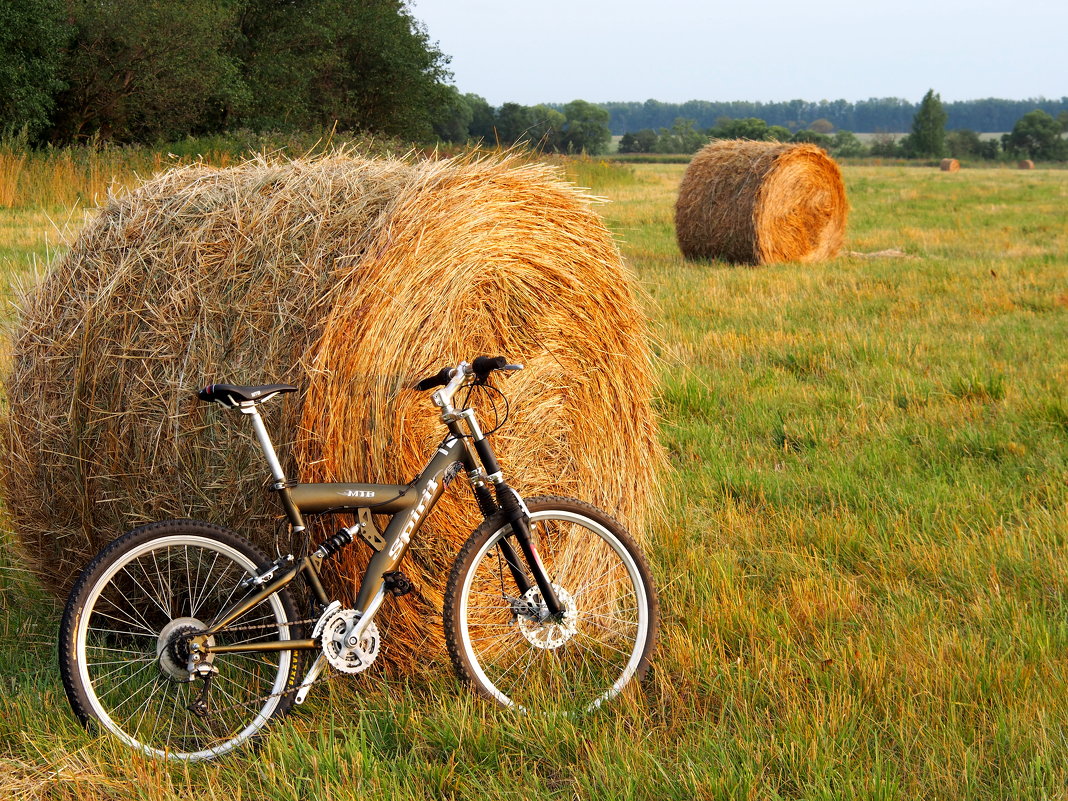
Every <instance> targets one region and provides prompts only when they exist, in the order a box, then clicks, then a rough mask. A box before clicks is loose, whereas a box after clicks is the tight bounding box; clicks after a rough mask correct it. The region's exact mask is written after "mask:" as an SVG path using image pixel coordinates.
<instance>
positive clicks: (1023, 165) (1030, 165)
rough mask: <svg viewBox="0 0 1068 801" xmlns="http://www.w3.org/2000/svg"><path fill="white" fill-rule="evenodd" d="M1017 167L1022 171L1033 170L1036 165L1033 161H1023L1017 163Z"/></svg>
mask: <svg viewBox="0 0 1068 801" xmlns="http://www.w3.org/2000/svg"><path fill="white" fill-rule="evenodd" d="M1016 166H1017V168H1018V169H1021V170H1033V169H1034V168H1035V163H1034V162H1033V161H1031V159H1023V160H1021V161H1018V162H1016Z"/></svg>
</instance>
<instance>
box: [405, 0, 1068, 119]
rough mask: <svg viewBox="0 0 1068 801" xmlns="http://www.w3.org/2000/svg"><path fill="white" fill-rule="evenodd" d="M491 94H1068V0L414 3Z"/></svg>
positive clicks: (548, 97) (472, 81)
mask: <svg viewBox="0 0 1068 801" xmlns="http://www.w3.org/2000/svg"><path fill="white" fill-rule="evenodd" d="M409 7H410V9H411V12H412V15H413V16H414V17H415V18H416V19H418V20H420V21H421V22H423V23H424V24H425V25H426V28H427V32H428V34H429V36H430V39H431V41H434V42H437V44H438V46H439V48H440V49H441V51H442V52H443V53H445V54H446V55H448V56H451V57H452V62H451V64H450V68H451V69H452V71H453V73H454V79H453V82H454V83H455V85H456V86H457V87H458V88H459V90H460V91H461V92H464V93H467V92H473V93H474V94H478V95H482V96H483V97H484V98H486V100H488V101H489V102H490V104H491V105H494V106H499V105H500V104H501V103H504V102H509V101H512V102H516V103H522V104H523V105H535V104H537V103H566V102H568V101H570V100H574V99H576V98H582V99H583V100H589V101H591V102H606V101H611V100H636V101H643V100H646V99H649V98H653V99H656V100H662V101H665V102H683V101H686V100H763V101H769V100H792V99H795V98H799V99H802V100H824V99H825V100H837V99H840V98H841V99H845V100H851V101H852V100H865V99H867V98H871V97H901V98H905V99H906V100H910V101H913V102H919V100H920V99H921V98H922V97H923V95H924V93H925V92H926V91H927V90H928V89H934V90H935V91H936V92H938V93H939V94H940V95H941V97H942V100H943V101H944V102H948V101H953V100H973V99H978V98H984V97H1000V98H1006V99H1025V98H1032V97H1039V96H1043V97H1047V98H1060V97H1064V96H1068V56H1066V52H1065V51H1066V45H1068V0H880V1H879V2H874V3H873V2H870V0H809V2H805V0H760V1H759V2H752V0H750V2H747V3H742V2H733V3H730V2H725V1H724V0H643V1H642V2H638V0H611V1H609V0H410V2H409Z"/></svg>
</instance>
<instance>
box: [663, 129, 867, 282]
mask: <svg viewBox="0 0 1068 801" xmlns="http://www.w3.org/2000/svg"><path fill="white" fill-rule="evenodd" d="M847 214H848V204H847V202H846V193H845V185H844V184H843V182H842V173H841V171H840V170H839V169H838V165H837V164H836V163H835V162H834V160H833V159H831V158H830V157H829V156H828V155H827V154H826V153H825V152H824V151H823V150H822V149H821V148H819V147H816V146H815V145H809V144H797V145H789V144H780V143H778V142H753V141H749V140H745V139H736V140H717V141H713V142H712V143H710V144H708V145H706V146H705V147H704V148H703V149H702V150H700V151H698V153H697V155H695V156H694V157H693V160H692V161H691V162H690V166H689V167H687V168H686V173H685V174H684V175H683V178H682V183H681V185H680V186H679V196H678V200H677V201H676V203H675V234H676V237H677V239H678V243H679V249H680V250H681V251H682V254H683V256H685V257H686V258H687V259H724V260H725V261H729V262H734V263H741V264H770V263H774V262H785V261H799V262H815V261H822V260H824V259H828V258H831V257H832V256H834V255H835V254H836V253H837V252H838V250H839V249H840V248H841V246H842V241H843V239H844V238H845V227H846V216H847Z"/></svg>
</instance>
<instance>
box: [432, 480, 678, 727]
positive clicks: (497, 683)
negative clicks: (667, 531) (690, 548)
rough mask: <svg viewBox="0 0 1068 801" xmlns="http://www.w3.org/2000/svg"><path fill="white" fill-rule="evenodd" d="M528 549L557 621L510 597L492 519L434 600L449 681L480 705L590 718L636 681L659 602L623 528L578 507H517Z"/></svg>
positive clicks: (496, 520)
mask: <svg viewBox="0 0 1068 801" xmlns="http://www.w3.org/2000/svg"><path fill="white" fill-rule="evenodd" d="M526 503H527V508H528V510H529V511H530V521H531V539H532V541H533V543H534V545H535V547H536V549H537V551H538V553H539V557H540V559H541V561H542V563H543V565H544V567H545V570H546V572H547V574H548V576H549V579H550V581H551V582H552V583H553V585H554V588H555V589H556V590H557V594H558V596H559V598H560V601H561V603H562V604H563V606H564V617H563V619H562V620H560V621H550V620H545V619H543V615H544V606H543V605H542V606H541V610H542V614H541V615H539V614H538V613H537V612H536V611H535V609H536V608H537V606H538V604H539V603H540V599H541V595H540V593H539V592H538V590H537V588H536V587H533V588H532V589H531V590H529V591H528V592H527V593H526V594H525V596H524V597H523V598H519V597H517V595H512V594H510V593H516V594H518V589H517V588H516V586H515V581H514V579H513V578H512V576H511V574H510V572H509V571H508V568H507V566H506V565H505V563H504V560H503V559H502V558H501V557H500V550H499V549H498V548H496V547H495V546H496V544H497V543H498V542H499V541H500V540H501V539H502V538H504V537H508V536H510V535H511V527H510V526H509V525H508V524H507V523H506V522H505V520H504V517H503V515H502V514H501V513H498V514H497V515H494V516H493V517H491V518H490V519H489V520H487V521H486V522H485V523H483V524H482V525H481V526H479V528H477V529H476V530H475V531H474V533H472V535H471V536H470V538H469V539H468V540H467V542H466V543H465V544H464V546H463V547H462V548H461V549H460V553H459V554H458V555H457V557H456V561H455V562H454V564H453V567H452V570H451V572H450V574H449V581H448V584H447V587H446V590H445V599H444V607H443V618H444V624H445V641H446V644H447V646H448V649H449V655H450V657H451V658H452V663H453V666H454V668H455V669H456V672H457V674H458V675H459V677H460V678H461V680H463V681H464V682H465V683H467V684H469V685H470V686H472V687H473V688H474V689H475V690H476V691H477V692H478V693H479V694H480V695H481V696H483V697H485V698H487V699H490V700H493V701H496V702H497V703H499V704H502V705H503V706H507V707H515V708H518V709H520V710H523V711H529V712H552V711H563V712H565V713H575V712H579V713H581V712H584V711H590V710H592V709H595V708H597V707H599V706H600V705H601V704H602V703H604V702H605V701H608V700H610V699H611V698H613V697H615V696H616V695H618V694H619V693H620V692H621V691H622V690H623V688H624V687H625V686H627V685H628V684H631V683H632V682H635V681H636V680H640V679H641V678H642V677H643V676H644V675H645V673H646V671H647V670H648V668H649V662H650V659H651V658H652V654H653V651H654V649H655V647H656V636H657V629H658V626H659V604H658V601H657V596H656V590H655V588H654V586H653V582H652V579H651V577H650V572H649V567H648V565H647V563H646V561H645V558H644V557H643V556H642V554H641V552H640V550H639V549H638V547H637V546H636V545H635V543H634V541H633V539H632V538H631V536H630V535H629V534H628V533H627V531H626V529H625V528H624V527H623V526H622V525H621V524H620V523H619V522H618V521H617V520H615V519H614V518H612V517H611V516H609V515H608V514H606V513H605V512H603V511H601V510H599V509H597V508H596V507H594V506H591V505H590V504H588V503H585V502H583V501H578V500H574V499H572V498H562V497H552V496H546V497H538V498H532V499H529V500H527V502H526Z"/></svg>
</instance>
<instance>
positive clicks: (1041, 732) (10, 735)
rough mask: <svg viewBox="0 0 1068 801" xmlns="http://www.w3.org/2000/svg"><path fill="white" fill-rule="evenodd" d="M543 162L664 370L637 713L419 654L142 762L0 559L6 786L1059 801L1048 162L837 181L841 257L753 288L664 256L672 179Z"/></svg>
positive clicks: (1058, 368)
mask: <svg viewBox="0 0 1068 801" xmlns="http://www.w3.org/2000/svg"><path fill="white" fill-rule="evenodd" d="M568 169H569V174H571V175H572V176H574V177H575V180H577V181H578V182H579V183H582V184H583V185H585V186H589V187H590V188H591V189H592V190H593V192H594V193H596V194H600V195H603V196H606V197H608V198H610V199H611V201H612V202H610V203H608V204H606V205H605V206H603V207H602V209H601V210H602V212H603V213H604V215H605V218H606V220H607V222H608V224H609V226H610V227H611V228H612V229H613V231H615V232H616V233H617V235H618V238H619V241H620V243H621V247H622V249H623V251H624V254H625V256H626V258H627V260H628V262H629V263H630V265H631V266H632V268H633V269H634V271H635V273H636V274H637V276H638V278H639V280H640V282H641V283H642V285H643V286H644V288H645V291H646V293H647V305H648V308H649V314H650V318H651V322H652V328H653V333H654V337H655V341H656V349H657V353H658V359H659V372H660V375H661V379H662V384H661V391H660V394H659V398H658V401H657V404H658V412H659V414H660V416H661V419H662V425H661V428H662V436H663V441H664V443H665V445H666V446H667V447H668V449H669V452H670V454H671V461H672V467H673V470H674V474H673V475H672V476H671V477H669V478H668V482H669V493H668V494H669V506H668V510H667V513H666V515H665V517H664V519H663V520H662V521H660V523H659V525H657V526H656V527H655V529H654V530H653V531H652V532H650V536H651V543H652V547H651V549H650V555H651V559H652V561H653V563H654V566H655V573H656V577H657V580H658V582H659V585H660V588H661V594H662V603H663V612H664V627H663V641H662V643H661V649H660V651H659V654H658V656H657V659H656V662H655V664H654V670H653V675H652V677H651V679H650V680H649V682H648V685H647V687H646V688H645V693H644V698H643V700H641V701H640V702H638V703H623V704H619V705H616V706H614V707H609V708H608V709H605V710H602V711H601V712H599V713H598V714H596V715H593V716H591V717H590V718H588V719H584V720H580V721H576V722H571V723H567V724H565V725H560V724H550V723H547V722H545V721H540V720H537V719H525V718H522V717H517V716H514V715H511V714H509V713H506V712H502V711H498V710H495V709H492V708H489V707H488V706H487V705H485V704H484V703H482V702H480V701H478V700H476V699H474V698H472V697H470V696H469V695H468V694H467V693H465V692H464V691H462V690H461V689H460V688H459V687H457V685H456V684H455V682H454V680H453V679H452V677H451V674H450V672H449V670H448V668H447V666H446V664H445V659H444V655H443V654H429V655H428V656H427V666H426V672H425V674H423V675H419V676H415V677H412V678H411V679H409V680H408V681H407V682H405V681H401V680H398V679H390V680H386V681H383V680H382V677H381V676H380V675H379V674H378V673H376V672H375V671H374V670H372V671H371V672H370V674H369V675H364V676H361V677H358V678H357V679H356V680H355V681H353V682H351V684H350V685H345V684H343V682H345V680H344V679H342V680H340V681H337V682H334V683H333V684H332V685H331V687H330V689H328V690H327V691H325V692H313V700H312V701H311V702H310V704H309V707H308V708H304V709H302V710H300V712H299V713H298V714H297V715H295V716H294V717H292V718H291V719H289V720H288V721H286V722H285V723H283V724H282V725H279V726H277V727H275V728H273V729H272V730H271V733H270V735H269V736H268V738H267V740H266V744H265V746H264V748H263V750H261V751H260V752H259V753H258V754H252V753H242V754H239V755H236V756H234V757H231V758H228V759H226V760H224V761H222V762H220V763H219V764H217V765H208V766H194V767H190V768H183V767H174V766H166V765H159V764H157V763H154V762H152V761H150V760H145V759H142V758H139V757H137V756H136V755H132V754H130V753H128V752H127V751H126V750H125V749H123V748H121V747H118V746H116V745H114V744H112V743H110V742H108V741H106V740H100V739H94V738H92V737H89V736H88V735H86V734H85V733H83V732H82V731H81V729H80V728H79V727H78V726H77V725H76V723H75V722H74V720H73V718H72V716H71V714H70V713H69V711H68V709H67V706H66V701H65V699H64V698H63V693H62V689H61V686H60V682H59V676H58V671H57V667H56V664H55V656H54V639H55V634H56V626H57V622H58V616H59V609H58V606H57V605H56V603H55V602H53V601H52V600H51V599H49V598H48V597H46V596H44V595H43V594H42V593H40V592H38V591H37V590H35V589H34V587H33V585H32V582H30V581H29V579H28V578H27V577H26V576H25V574H23V573H22V572H20V571H19V570H18V568H17V561H16V560H15V558H14V557H13V556H11V555H7V556H4V557H0V559H2V561H0V601H2V607H3V611H2V612H0V677H2V678H0V681H2V682H3V684H2V685H0V686H2V687H3V699H4V710H3V712H2V713H0V776H4V775H5V774H6V775H7V776H8V777H9V778H8V779H3V778H0V787H12V788H17V787H22V788H23V790H24V791H25V792H26V793H27V797H43V798H86V799H95V798H101V799H104V798H127V797H132V798H144V799H156V798H160V799H163V798H179V797H187V796H188V795H189V794H190V793H189V790H188V787H190V786H192V787H195V788H197V790H196V793H197V794H198V795H199V796H201V797H208V798H212V797H214V798H227V799H239V798H250V799H261V798H266V799H302V798H327V797H329V798H355V797H365V796H373V797H376V798H415V797H419V798H422V797H431V798H478V799H496V798H516V799H519V798H524V799H529V798H549V797H552V798H582V799H593V798H603V799H619V798H650V799H652V798H656V799H661V798H669V799H670V798H678V799H693V798H739V797H744V798H771V799H774V798H783V799H785V798H791V799H793V798H803V799H823V798H826V799H835V798H887V799H914V798H924V797H925V798H938V799H983V798H989V799H1004V798H1014V799H1015V798H1036V799H1038V798H1064V797H1066V790H1065V788H1066V787H1068V756H1066V754H1068V700H1066V699H1068V687H1066V683H1068V605H1066V600H1065V599H1066V598H1068V558H1066V557H1068V553H1066V550H1068V522H1066V521H1068V347H1066V346H1065V343H1066V340H1068V258H1066V256H1065V255H1064V254H1068V172H1065V171H1046V170H1035V171H1032V172H1019V171H1015V170H1008V169H1004V170H996V169H993V170H982V171H970V170H963V171H961V172H959V173H953V174H948V173H940V172H939V171H937V170H936V169H929V168H918V167H898V166H888V167H875V166H853V165H846V167H845V169H844V174H845V178H846V182H847V190H848V195H849V198H850V201H851V204H852V213H851V217H850V225H849V233H848V237H847V242H846V247H845V252H844V253H843V255H841V256H840V257H838V258H836V259H834V260H832V261H830V262H828V263H826V264H820V265H793V264H788V265H775V266H767V267H761V268H757V269H747V268H739V267H730V266H726V265H723V264H717V263H711V264H691V263H686V262H684V261H682V260H681V258H680V257H679V255H678V253H677V250H676V248H675V244H674V234H673V228H672V204H673V202H674V192H675V190H676V188H677V186H678V181H679V178H680V177H681V174H682V171H683V169H684V166H683V165H672V164H632V165H626V166H618V165H603V164H602V163H601V162H588V163H580V164H577V165H571V166H569V167H568ZM49 215H50V216H51V217H52V219H61V220H65V219H67V215H68V212H67V211H66V209H65V208H63V207H52V208H48V209H43V210H42V209H16V210H8V211H0V269H2V270H4V271H5V276H4V281H5V282H6V283H7V284H8V285H10V284H11V283H12V282H13V280H14V277H16V276H26V275H28V274H29V273H30V272H31V265H32V263H33V260H34V259H37V260H40V259H43V258H45V257H46V256H47V255H48V253H49V251H50V249H52V248H55V247H57V246H58V241H59V240H58V239H57V238H56V234H55V233H54V232H55V226H54V225H53V223H52V222H50V221H49V219H48V217H49ZM59 227H60V228H62V227H63V226H62V224H60V225H59ZM889 249H894V250H898V251H900V252H901V254H902V255H900V256H896V257H894V256H892V257H886V256H875V255H870V254H874V253H877V252H879V251H885V250H889ZM7 537H8V539H9V540H10V535H7ZM5 781H6V782H7V784H5ZM20 782H21V784H19V783H20ZM14 792H15V791H14V790H11V791H10V794H13V793H14ZM34 793H36V795H34Z"/></svg>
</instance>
